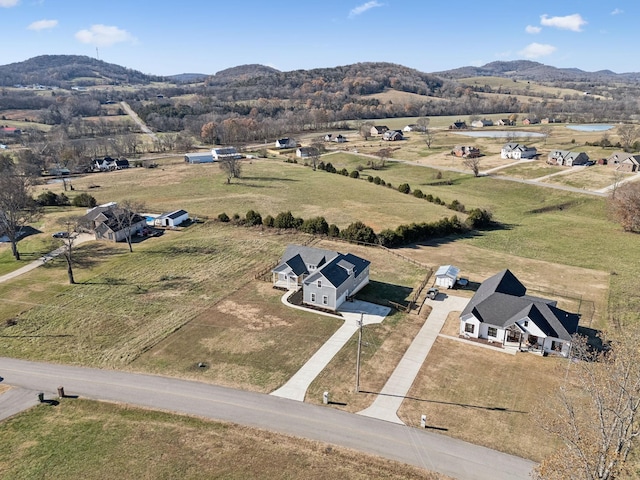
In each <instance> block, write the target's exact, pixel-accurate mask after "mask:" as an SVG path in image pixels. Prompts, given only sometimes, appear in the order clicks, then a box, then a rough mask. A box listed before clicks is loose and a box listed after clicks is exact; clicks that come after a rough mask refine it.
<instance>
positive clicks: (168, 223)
mask: <svg viewBox="0 0 640 480" xmlns="http://www.w3.org/2000/svg"><path fill="white" fill-rule="evenodd" d="M186 220H189V214H188V213H187V212H186V211H185V210H176V211H175V212H170V213H163V214H162V215H160V216H159V217H156V219H155V220H154V222H153V223H154V224H155V226H157V227H177V226H178V225H180V224H181V223H182V222H184V221H186Z"/></svg>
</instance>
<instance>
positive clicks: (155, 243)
mask: <svg viewBox="0 0 640 480" xmlns="http://www.w3.org/2000/svg"><path fill="white" fill-rule="evenodd" d="M563 133H564V132H563ZM394 155H397V156H398V158H401V155H402V151H397V152H395V153H394ZM323 160H324V161H331V162H332V163H333V164H334V165H335V166H336V167H337V168H339V169H340V168H343V167H344V168H347V169H348V170H349V171H351V170H353V169H355V168H356V167H357V166H358V165H360V166H362V167H363V170H362V174H363V175H377V176H380V177H381V178H382V179H384V180H385V182H388V183H392V184H393V185H394V186H397V185H399V184H401V183H409V184H410V186H411V188H412V189H416V188H420V189H421V190H422V191H423V192H424V193H425V194H432V195H434V196H439V197H440V198H441V199H443V200H444V201H445V202H447V203H449V202H451V201H452V200H454V199H456V200H458V201H460V202H461V203H462V204H464V205H465V206H466V207H467V208H468V209H470V208H475V207H481V208H487V209H489V210H491V211H492V213H493V214H494V217H495V219H496V220H497V221H498V222H500V225H501V226H500V227H499V228H496V229H494V230H490V231H484V232H477V233H475V234H469V235H464V236H459V237H450V238H444V239H438V240H436V241H433V242H427V243H425V244H424V245H414V246H408V247H406V248H404V249H402V251H403V253H404V254H405V255H406V256H410V257H413V258H415V259H416V260H419V261H421V262H422V263H424V264H427V265H431V266H436V267H437V266H438V265H439V264H445V263H453V264H456V263H458V262H459V263H460V265H462V266H464V268H465V274H466V275H468V276H469V277H471V278H473V279H474V280H475V281H478V282H479V281H482V280H483V279H484V278H486V277H487V276H489V275H492V274H493V273H495V272H496V271H497V270H499V269H501V268H507V267H509V268H514V271H516V273H517V274H520V273H521V272H524V274H525V276H526V280H527V282H526V283H527V284H528V285H531V286H532V287H539V288H540V289H541V291H540V292H541V294H545V293H546V292H549V291H555V292H557V293H558V298H559V299H560V300H561V302H567V303H566V304H565V305H566V306H567V308H574V307H576V306H579V305H580V302H581V301H582V300H584V302H585V304H586V303H588V302H591V303H592V304H593V305H595V307H593V308H592V311H593V312H595V314H594V315H591V316H590V317H589V322H590V325H592V326H597V327H609V328H617V327H618V326H622V327H623V328H625V327H627V326H629V325H632V324H637V322H638V312H639V311H640V296H638V294H637V292H636V288H635V284H636V282H635V279H636V278H637V275H638V268H639V267H638V265H637V262H634V261H630V259H635V258H638V257H639V256H640V237H638V236H637V235H631V234H625V233H623V232H622V231H621V229H620V228H619V226H618V225H617V224H615V223H614V222H612V221H611V219H610V218H609V214H608V211H607V208H606V202H605V199H603V198H600V197H594V196H589V195H583V194H578V193H573V192H564V191H559V190H553V189H547V188H543V187H538V186H532V185H526V184H519V183H514V182H509V181H505V180H500V179H495V178H491V177H481V178H474V177H472V176H470V175H464V174H460V173H454V172H443V174H442V177H443V178H442V179H438V178H437V173H438V170H436V169H433V168H426V167H423V166H417V165H411V164H405V163H398V162H390V163H388V166H387V167H386V168H384V169H383V170H375V171H373V170H370V169H369V168H367V161H368V160H369V158H368V157H365V156H359V155H354V154H353V153H346V152H342V153H336V154H332V155H328V156H327V157H324V158H323ZM594 171H596V170H594ZM89 186H93V188H91V189H90V188H89ZM50 187H51V186H49V187H47V188H50ZM74 187H75V190H74V193H76V194H77V193H79V192H82V191H87V192H90V193H91V194H92V195H95V196H96V198H97V199H98V201H99V202H107V201H114V200H115V201H122V200H123V199H134V200H139V201H143V202H144V203H145V204H146V205H147V208H148V211H149V212H162V211H170V210H174V209H177V208H185V209H187V210H188V211H189V212H190V213H191V214H192V215H194V216H198V217H200V218H213V217H215V216H217V214H218V213H220V212H223V211H224V212H226V213H227V214H229V215H232V214H233V213H239V214H240V215H244V214H245V212H246V211H247V210H248V209H250V208H251V209H255V210H257V211H259V212H260V213H261V214H262V215H263V216H264V215H267V214H271V215H275V214H276V213H278V212H280V211H285V210H291V211H292V212H293V213H294V215H296V216H301V217H303V218H310V217H312V216H316V215H323V216H325V218H326V219H327V220H328V221H329V222H330V223H336V224H337V225H339V226H340V227H341V228H343V227H345V226H346V225H348V224H349V223H350V222H352V221H355V220H361V221H364V222H365V223H367V224H369V225H371V226H372V227H373V228H374V229H375V230H377V231H379V230H381V229H383V228H388V227H392V228H393V227H395V226H397V225H399V224H402V223H410V222H422V221H432V220H435V219H437V218H441V217H443V216H451V215H452V214H453V212H452V211H451V210H448V209H446V208H444V207H440V206H436V205H434V204H431V203H429V202H427V201H425V200H420V199H417V198H415V197H413V196H412V195H404V194H400V193H398V192H397V191H395V190H393V189H390V188H387V187H382V186H377V185H373V184H371V183H369V182H367V181H365V180H362V179H359V180H356V179H351V178H347V177H343V176H340V175H333V174H329V173H326V172H322V171H315V172H314V171H313V170H312V169H311V168H309V167H304V166H302V165H300V164H297V165H296V164H291V163H285V162H283V161H282V160H254V161H252V162H246V163H245V164H244V172H243V178H241V179H240V180H234V183H232V184H231V185H226V184H225V178H224V176H223V175H222V173H221V172H220V171H219V169H218V167H217V165H185V164H184V163H183V162H182V161H179V159H178V158H177V157H176V158H173V159H169V160H167V161H166V162H165V163H163V165H162V166H161V167H159V168H157V169H142V168H139V169H130V170H128V171H122V172H113V173H108V174H96V175H88V176H86V177H82V178H77V179H74ZM41 188H44V187H41ZM58 188H60V187H58ZM63 213H64V212H60V211H57V212H49V213H48V214H47V215H46V216H45V217H44V218H43V220H42V221H41V223H40V227H41V229H42V230H43V231H46V232H47V233H43V234H38V235H34V236H31V237H28V239H25V240H24V241H23V242H21V245H20V246H21V249H23V250H24V251H25V252H26V251H29V252H31V254H32V255H36V254H37V252H40V251H42V250H43V249H46V247H47V245H48V242H50V241H51V239H50V235H49V233H50V232H51V231H52V230H53V229H54V228H55V225H57V223H56V222H58V221H59V217H61V216H62V215H63ZM45 237H46V238H45ZM308 240H309V238H308V237H306V236H304V235H297V234H282V233H281V232H277V231H270V230H267V229H263V230H261V229H246V228H244V227H236V226H233V225H221V224H219V223H217V222H214V221H207V222H205V223H202V224H196V225H193V226H191V227H188V228H186V229H182V230H177V231H167V232H166V233H165V235H163V236H162V237H158V238H151V239H148V240H146V241H144V242H141V243H137V244H135V245H134V252H133V253H132V254H130V253H128V252H127V249H126V245H112V244H98V243H89V244H85V245H82V246H81V247H80V248H79V249H78V252H77V253H78V255H77V259H78V265H77V267H76V277H77V280H78V282H79V284H78V285H76V286H73V287H70V286H68V285H67V284H66V273H65V268H64V262H63V261H62V260H56V261H54V262H50V263H49V264H47V266H45V267H41V268H39V269H37V270H35V271H33V272H30V273H29V274H26V275H24V276H22V277H20V278H18V279H16V280H13V281H11V282H7V283H3V284H0V295H1V296H2V298H3V300H4V301H3V304H2V308H0V334H1V335H3V346H4V347H5V348H4V350H3V351H4V352H5V353H4V354H6V355H10V356H15V357H23V358H33V359H42V360H50V361H58V362H65V363H75V364H85V365H95V366H107V367H115V368H129V369H135V370H143V371H151V372H157V373H164V374H168V375H176V376H183V377H189V378H199V379H202V380H205V381H211V382H216V383H223V384H227V385H231V386H236V387H240V388H247V389H252V390H258V391H269V390H271V389H273V388H276V387H277V386H279V385H280V384H282V383H283V382H284V381H285V380H286V379H287V378H288V377H289V376H290V375H291V374H292V373H293V372H295V370H296V369H297V368H299V366H300V365H302V363H304V361H305V360H306V359H308V358H309V356H310V355H311V354H312V353H313V351H314V350H315V349H317V348H318V347H319V346H320V345H321V344H322V343H323V342H324V341H325V340H326V338H328V337H329V336H330V335H331V333H332V332H333V331H334V330H335V329H336V328H337V325H338V324H337V322H334V321H331V320H319V319H317V318H316V317H315V316H314V315H312V314H306V313H298V312H291V311H289V310H288V309H285V308H284V307H283V306H282V305H281V304H280V303H279V302H280V300H279V295H278V294H277V292H274V291H273V290H271V289H270V287H269V285H268V284H267V283H264V282H261V281H256V280H255V279H254V278H253V275H254V274H255V273H256V271H258V270H260V269H262V268H263V267H266V266H268V265H269V264H271V263H272V262H274V261H275V260H277V259H278V258H279V256H280V255H281V254H282V252H283V251H284V248H285V246H286V244H287V243H299V242H306V241H308ZM321 245H325V246H326V248H333V249H337V250H349V251H352V252H354V253H356V254H359V255H362V256H363V257H365V258H370V257H371V258H370V259H371V260H372V268H371V275H372V280H374V282H372V283H373V284H374V285H373V287H374V290H373V292H374V293H373V294H370V297H371V298H375V297H382V296H384V297H386V296H393V298H395V299H402V298H407V296H408V295H409V294H410V292H411V290H412V289H413V288H415V286H416V285H417V284H419V283H420V281H421V280H422V278H423V277H424V274H425V272H424V270H421V269H420V268H415V267H413V266H412V265H411V264H409V263H407V264H405V263H404V262H403V261H400V260H399V259H398V258H397V257H393V256H389V257H384V256H382V254H381V253H380V252H382V251H381V250H380V251H378V250H369V249H363V250H361V249H360V248H364V247H356V246H351V245H346V244H335V245H333V244H331V243H324V241H323V243H321ZM614 246H624V249H623V251H624V254H622V253H621V252H622V250H621V248H614ZM23 247H24V248H23ZM6 250H7V247H6V246H5V247H3V250H2V253H1V256H0V269H2V270H3V271H9V270H10V269H11V267H10V264H11V261H10V259H9V257H7V256H6V255H7V251H6ZM587 287H588V288H587ZM533 290H536V289H535V288H533ZM363 293H365V294H366V292H363ZM576 299H577V300H576ZM385 300H386V299H385V298H380V301H381V302H383V303H384V301H385ZM580 311H581V313H582V312H583V311H587V310H586V309H585V307H582V309H581V310H580ZM585 318H586V317H585ZM7 320H15V321H16V322H17V323H16V324H15V325H10V324H8V323H6V321H7ZM388 320H389V321H388V322H387V323H384V324H383V325H381V326H376V327H372V328H371V329H370V332H369V333H368V335H370V338H369V343H370V345H371V349H370V350H368V351H367V352H365V361H364V365H363V375H364V377H363V380H364V381H365V382H366V383H367V384H368V385H369V386H370V387H371V390H375V389H376V388H379V387H380V386H381V385H383V384H384V382H385V380H386V378H388V375H389V374H390V372H391V371H392V370H393V367H394V365H395V363H396V362H397V359H398V358H400V356H401V355H402V353H403V352H404V350H405V349H406V347H407V345H408V344H409V342H410V339H411V338H412V336H413V334H414V332H415V331H417V329H418V328H419V326H420V324H421V320H420V319H418V318H417V317H415V315H410V316H405V315H400V314H395V315H393V316H392V317H390V318H389V319H388ZM11 323H13V322H11ZM310 325H311V326H312V328H309V326H310ZM285 342H286V344H287V349H286V351H284V352H283V351H282V348H281V345H282V344H283V343H285ZM353 353H354V351H353V344H348V345H347V346H345V348H344V349H343V351H342V352H340V353H339V355H338V357H336V360H334V362H333V363H332V364H331V365H330V366H329V368H328V369H327V370H326V371H325V372H323V374H322V375H321V376H320V377H318V379H317V380H316V382H314V384H313V385H312V387H311V389H310V390H309V396H308V400H309V401H314V402H315V401H320V398H321V396H320V393H321V392H322V391H323V390H325V389H329V390H331V391H334V392H335V393H336V395H338V396H339V397H341V398H342V400H343V401H344V403H347V405H346V406H345V407H344V408H347V409H349V410H356V409H358V408H360V407H363V406H366V405H367V404H368V402H370V400H372V397H371V398H369V397H367V396H353V395H352V394H351V393H350V390H351V389H352V383H353V377H352V375H353V368H352V366H353V365H352V359H353ZM461 358H462V357H461ZM200 361H203V362H205V363H208V364H209V365H210V368H207V369H198V368H196V367H195V365H196V364H197V362H200ZM447 361H449V360H447ZM427 363H429V362H427ZM429 368H431V367H429ZM532 368H533V367H532ZM438 372H441V374H442V375H443V378H445V377H446V371H445V370H438V369H437V368H436V369H435V370H434V371H433V372H431V371H430V373H429V376H432V377H433V381H434V382H435V385H440V383H438V382H441V381H443V379H442V378H439V377H438V376H437V374H438ZM545 385H546V384H545ZM417 388H418V387H417ZM419 388H422V387H419ZM425 388H431V387H425ZM434 388H436V387H434ZM551 389H552V385H551V384H549V385H548V389H547V390H545V392H546V393H545V394H550V392H551ZM521 391H523V392H524V391H526V390H524V389H523V390H521ZM540 393H541V392H540V390H538V391H536V395H540ZM464 394H465V395H467V393H464ZM416 395H417V396H418V397H419V398H422V397H420V396H421V395H426V396H427V397H425V398H430V397H431V396H433V392H432V391H425V392H422V391H420V392H417V393H416ZM461 395H462V394H461ZM469 395H471V394H469ZM486 395H487V397H486V398H489V396H490V395H489V393H487V394H486ZM527 395H529V394H527ZM451 398H452V400H454V399H455V398H454V397H451ZM529 399H530V400H531V401H532V402H534V400H535V398H534V399H531V398H529ZM336 400H338V401H339V400H340V398H336ZM460 401H462V400H460ZM487 401H488V400H487ZM467 402H468V400H467ZM514 408H515V407H514ZM452 412H453V413H451V414H450V415H452V416H455V409H454V410H453V411H452ZM443 418H445V417H443ZM447 421H448V420H447ZM525 427H528V424H527V423H526V422H521V423H518V424H517V425H516V424H514V425H513V426H512V425H511V424H509V427H508V428H513V429H514V435H515V434H518V435H523V436H527V435H532V434H533V433H532V431H531V430H530V429H528V428H525ZM455 428H457V427H455ZM451 429H452V434H453V433H454V432H453V430H454V426H453V425H452V427H451ZM501 431H502V430H501V429H494V430H492V432H493V433H492V434H491V435H489V436H488V437H487V439H486V442H485V444H487V445H490V446H495V447H496V448H499V449H501V450H505V451H509V448H510V447H509V445H508V443H509V442H510V441H508V440H503V441H502V442H503V443H502V444H501V443H500V442H501V440H500V432H501ZM478 441H482V439H478ZM511 443H512V442H511ZM525 443H526V442H525ZM540 454H542V453H540Z"/></svg>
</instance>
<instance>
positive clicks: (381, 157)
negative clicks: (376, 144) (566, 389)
mask: <svg viewBox="0 0 640 480" xmlns="http://www.w3.org/2000/svg"><path fill="white" fill-rule="evenodd" d="M374 155H375V156H376V157H378V161H372V162H371V168H373V169H374V170H379V169H381V168H384V167H385V166H386V165H387V159H388V158H389V157H390V156H391V149H390V148H381V149H380V150H378V151H377V152H375V153H374Z"/></svg>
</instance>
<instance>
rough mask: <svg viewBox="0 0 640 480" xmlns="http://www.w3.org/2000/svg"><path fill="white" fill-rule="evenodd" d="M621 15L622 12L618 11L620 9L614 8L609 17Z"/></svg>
mask: <svg viewBox="0 0 640 480" xmlns="http://www.w3.org/2000/svg"><path fill="white" fill-rule="evenodd" d="M621 13H624V10H622V9H620V8H614V9H613V10H612V11H611V15H620V14H621Z"/></svg>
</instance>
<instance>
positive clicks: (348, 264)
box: [272, 245, 370, 311]
mask: <svg viewBox="0 0 640 480" xmlns="http://www.w3.org/2000/svg"><path fill="white" fill-rule="evenodd" d="M369 264H370V262H369V261H368V260H365V259H363V258H360V257H358V256H356V255H353V254H351V253H347V254H343V253H339V252H334V251H331V250H323V249H319V248H312V247H303V246H300V245H289V246H288V247H287V250H286V251H285V253H284V255H283V256H282V259H281V260H280V263H279V264H278V266H277V267H275V268H274V269H273V270H272V275H273V284H274V286H276V287H281V288H287V289H289V290H298V289H300V288H302V297H303V303H305V304H307V305H313V306H316V307H320V308H323V309H327V310H334V311H335V310H337V309H338V307H340V305H341V304H342V302H344V301H345V300H346V299H347V297H351V296H353V295H355V294H356V293H357V292H358V291H359V290H360V289H362V288H363V287H364V286H365V285H367V284H368V283H369Z"/></svg>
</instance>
